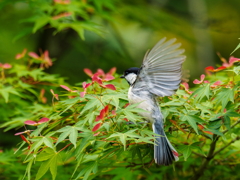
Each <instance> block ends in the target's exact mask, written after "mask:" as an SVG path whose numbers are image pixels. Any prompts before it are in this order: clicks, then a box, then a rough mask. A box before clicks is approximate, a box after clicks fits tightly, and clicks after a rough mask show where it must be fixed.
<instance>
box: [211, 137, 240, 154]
mask: <svg viewBox="0 0 240 180" xmlns="http://www.w3.org/2000/svg"><path fill="white" fill-rule="evenodd" d="M238 140H240V136H237V137H236V138H235V139H233V140H232V141H230V142H229V143H227V144H226V145H225V146H223V147H221V148H220V149H219V150H217V151H216V152H215V153H214V154H213V156H215V155H216V154H218V153H220V152H221V151H222V150H224V149H225V148H226V147H228V146H230V145H231V144H232V143H234V142H235V141H238Z"/></svg>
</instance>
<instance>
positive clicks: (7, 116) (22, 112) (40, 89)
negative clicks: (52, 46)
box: [0, 49, 64, 131]
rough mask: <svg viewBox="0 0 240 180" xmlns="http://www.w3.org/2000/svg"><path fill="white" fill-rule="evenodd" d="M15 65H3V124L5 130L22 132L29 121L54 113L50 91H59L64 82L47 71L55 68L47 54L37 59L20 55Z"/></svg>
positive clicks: (0, 89) (0, 84) (0, 94)
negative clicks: (25, 122) (52, 66)
mask: <svg viewBox="0 0 240 180" xmlns="http://www.w3.org/2000/svg"><path fill="white" fill-rule="evenodd" d="M15 59H16V63H14V64H13V65H11V64H9V63H5V64H1V63H0V72H1V79H0V97H1V98H0V104H1V113H0V122H1V123H2V124H1V127H2V128H3V127H4V128H5V130H6V131H7V130H10V129H13V128H19V127H21V126H22V125H23V122H24V121H26V119H31V118H33V119H35V118H36V117H38V116H39V115H41V114H45V113H46V112H48V111H51V109H52V107H51V106H49V105H48V104H47V96H50V93H48V92H47V91H48V89H49V88H53V89H56V88H55V87H56V86H58V84H59V83H64V80H63V78H60V77H58V76H57V75H51V74H48V73H46V72H45V71H44V70H45V69H46V68H48V67H49V66H51V65H52V59H51V58H50V57H49V55H48V51H45V52H43V53H41V55H40V56H39V55H37V54H36V53H34V52H29V53H28V54H27V50H26V49H24V50H23V52H22V53H20V54H17V55H16V57H15Z"/></svg>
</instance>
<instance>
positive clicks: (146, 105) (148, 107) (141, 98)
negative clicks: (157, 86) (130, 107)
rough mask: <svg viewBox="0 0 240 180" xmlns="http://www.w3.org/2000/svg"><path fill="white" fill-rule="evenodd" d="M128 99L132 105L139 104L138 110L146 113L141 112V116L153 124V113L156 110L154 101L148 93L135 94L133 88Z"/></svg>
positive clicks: (130, 89)
mask: <svg viewBox="0 0 240 180" xmlns="http://www.w3.org/2000/svg"><path fill="white" fill-rule="evenodd" d="M128 99H129V103H130V104H136V103H139V105H138V106H137V108H140V109H143V110H145V111H143V112H139V113H138V114H140V115H141V116H143V117H144V118H145V119H147V120H148V121H150V122H153V117H152V113H153V110H154V101H153V100H152V99H151V97H150V94H149V92H148V91H141V92H133V91H132V87H130V88H129V91H128Z"/></svg>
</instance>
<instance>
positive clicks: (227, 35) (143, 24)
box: [0, 0, 240, 84]
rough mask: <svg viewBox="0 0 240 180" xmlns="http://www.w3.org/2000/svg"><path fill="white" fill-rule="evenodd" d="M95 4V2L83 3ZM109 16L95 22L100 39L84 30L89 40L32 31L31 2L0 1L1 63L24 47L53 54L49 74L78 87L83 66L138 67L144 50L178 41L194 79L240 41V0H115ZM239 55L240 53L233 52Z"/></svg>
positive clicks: (68, 33)
mask: <svg viewBox="0 0 240 180" xmlns="http://www.w3.org/2000/svg"><path fill="white" fill-rule="evenodd" d="M84 2H86V3H91V1H84ZM109 2H110V3H111V5H112V7H113V8H112V9H111V10H109V11H108V14H106V17H104V16H103V15H102V16H99V15H98V14H96V15H94V14H93V15H92V16H91V21H92V22H94V23H96V24H98V25H100V29H101V32H102V33H101V36H99V35H97V34H96V33H94V32H90V31H85V40H83V39H82V38H80V36H79V34H78V33H77V32H76V31H74V30H72V29H70V28H66V29H64V30H62V31H60V32H58V33H56V32H55V29H54V28H51V27H50V28H49V27H47V26H45V27H43V28H41V29H40V30H38V31H37V32H35V33H32V26H33V23H31V22H29V21H28V20H26V19H29V18H30V17H31V16H32V15H33V14H34V11H33V7H32V6H31V4H30V5H29V3H28V1H19V0H11V1H2V2H1V3H0V9H1V11H0V24H1V25H0V43H1V44H0V62H11V61H15V59H14V57H15V55H16V54H17V53H20V52H22V50H23V49H24V48H27V49H28V50H30V51H35V52H38V51H39V49H42V50H49V52H50V57H52V58H55V59H56V61H55V62H54V66H52V67H51V68H49V69H48V70H47V71H48V72H50V73H57V74H60V75H61V76H64V77H67V78H68V80H67V81H68V82H69V83H71V84H74V83H76V82H80V81H82V80H84V79H86V77H87V76H86V75H85V74H84V73H83V68H90V69H92V70H93V71H94V70H96V69H97V68H102V69H103V70H105V71H107V70H109V69H110V68H111V67H117V72H118V73H122V72H123V71H124V70H125V69H126V68H129V67H132V66H137V67H138V66H140V65H141V62H142V59H143V56H144V54H145V52H146V50H148V49H150V48H151V47H153V45H154V44H155V43H156V42H157V41H158V40H159V39H161V38H162V37H167V38H173V37H175V38H177V39H178V41H179V42H181V43H182V46H183V48H184V49H185V50H186V53H185V54H186V55H187V60H186V62H185V63H184V69H185V70H189V74H190V80H193V79H194V78H197V77H198V76H199V74H201V73H202V72H204V68H205V67H206V66H216V65H217V64H219V65H220V64H221V61H220V58H219V57H218V55H217V52H219V53H220V54H221V56H223V57H225V58H226V59H228V58H229V56H230V53H231V52H232V51H233V50H234V49H235V48H236V46H237V45H238V43H239V40H238V38H239V34H240V11H239V7H240V1H239V0H231V1H224V0H211V1H208V0H194V1H193V0H181V1H179V0H161V1H160V0H131V1H127V0H121V1H120V0H115V1H109ZM233 55H234V56H236V57H240V51H236V52H235V53H234V54H233Z"/></svg>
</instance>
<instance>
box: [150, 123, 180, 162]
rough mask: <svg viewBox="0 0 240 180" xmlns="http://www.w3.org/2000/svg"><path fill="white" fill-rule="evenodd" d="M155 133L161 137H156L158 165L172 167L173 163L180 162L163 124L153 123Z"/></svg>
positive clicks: (156, 160)
mask: <svg viewBox="0 0 240 180" xmlns="http://www.w3.org/2000/svg"><path fill="white" fill-rule="evenodd" d="M152 126H153V131H154V133H156V134H159V136H156V137H155V145H154V159H155V162H156V163H157V164H158V165H165V166H168V165H171V164H172V163H173V161H177V160H178V154H177V151H176V150H175V149H174V147H173V146H172V145H171V143H170V142H169V140H168V139H167V136H166V134H165V132H164V130H163V127H162V123H159V122H155V123H153V125H152Z"/></svg>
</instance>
